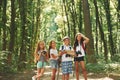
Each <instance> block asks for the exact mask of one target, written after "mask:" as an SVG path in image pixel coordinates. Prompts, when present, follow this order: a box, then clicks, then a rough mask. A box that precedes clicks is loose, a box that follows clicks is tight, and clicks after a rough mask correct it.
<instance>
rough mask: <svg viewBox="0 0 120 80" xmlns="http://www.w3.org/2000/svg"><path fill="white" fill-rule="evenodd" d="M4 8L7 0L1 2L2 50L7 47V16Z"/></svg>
mask: <svg viewBox="0 0 120 80" xmlns="http://www.w3.org/2000/svg"><path fill="white" fill-rule="evenodd" d="M6 7H7V0H3V14H2V15H3V16H2V26H3V41H2V42H3V45H2V50H6V48H7V47H6V46H7V40H6V37H7V26H6V22H7V15H6Z"/></svg>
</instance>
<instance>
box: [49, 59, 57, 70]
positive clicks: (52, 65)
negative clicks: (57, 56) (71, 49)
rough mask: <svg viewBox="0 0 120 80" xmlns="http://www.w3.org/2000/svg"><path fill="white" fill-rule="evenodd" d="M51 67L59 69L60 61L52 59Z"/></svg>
mask: <svg viewBox="0 0 120 80" xmlns="http://www.w3.org/2000/svg"><path fill="white" fill-rule="evenodd" d="M50 65H51V68H53V69H57V68H58V61H57V60H50Z"/></svg>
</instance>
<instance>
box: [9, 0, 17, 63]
mask: <svg viewBox="0 0 120 80" xmlns="http://www.w3.org/2000/svg"><path fill="white" fill-rule="evenodd" d="M15 10H16V9H15V0H11V24H10V42H9V48H8V51H9V54H8V63H11V59H12V54H13V53H14V46H15V45H14V44H15V33H16V26H15Z"/></svg>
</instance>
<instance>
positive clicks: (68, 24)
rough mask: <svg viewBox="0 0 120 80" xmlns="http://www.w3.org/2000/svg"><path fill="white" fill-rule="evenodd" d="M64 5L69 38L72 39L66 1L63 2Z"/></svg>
mask: <svg viewBox="0 0 120 80" xmlns="http://www.w3.org/2000/svg"><path fill="white" fill-rule="evenodd" d="M63 5H64V8H65V14H66V18H67V26H68V36H69V37H70V23H69V18H68V13H67V6H66V5H67V3H66V0H63Z"/></svg>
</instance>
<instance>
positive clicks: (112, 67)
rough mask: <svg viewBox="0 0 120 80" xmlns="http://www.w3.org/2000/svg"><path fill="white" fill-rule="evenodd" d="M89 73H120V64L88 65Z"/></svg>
mask: <svg viewBox="0 0 120 80" xmlns="http://www.w3.org/2000/svg"><path fill="white" fill-rule="evenodd" d="M86 67H87V70H88V72H93V73H107V74H108V73H112V72H114V73H120V64H119V63H107V64H106V63H96V64H92V63H88V64H87V65H86Z"/></svg>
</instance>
